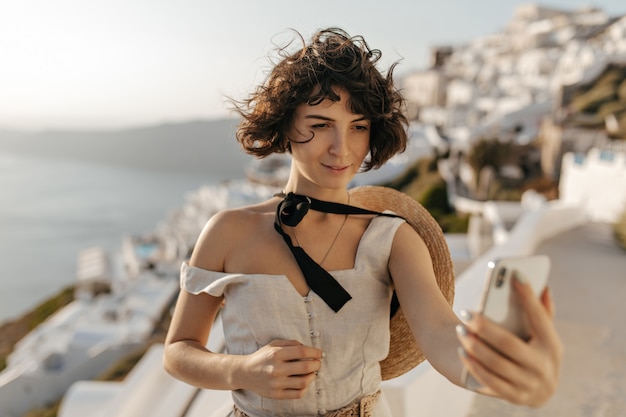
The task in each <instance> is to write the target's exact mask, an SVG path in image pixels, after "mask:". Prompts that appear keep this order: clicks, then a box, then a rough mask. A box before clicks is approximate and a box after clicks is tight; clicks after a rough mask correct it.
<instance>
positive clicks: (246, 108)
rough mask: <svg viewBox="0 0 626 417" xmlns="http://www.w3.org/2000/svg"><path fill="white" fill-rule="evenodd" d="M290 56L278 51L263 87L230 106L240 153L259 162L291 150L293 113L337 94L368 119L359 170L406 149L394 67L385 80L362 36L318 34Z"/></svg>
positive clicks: (324, 31) (332, 32)
mask: <svg viewBox="0 0 626 417" xmlns="http://www.w3.org/2000/svg"><path fill="white" fill-rule="evenodd" d="M296 34H297V35H298V37H299V39H300V40H301V41H302V44H303V47H302V48H301V49H300V50H298V51H296V52H294V53H288V52H287V48H288V46H289V45H287V46H285V47H282V48H280V49H279V51H278V54H279V56H280V57H281V58H282V60H281V61H280V62H278V63H277V64H276V65H275V66H274V68H273V69H272V70H271V72H270V73H269V75H268V77H267V78H266V80H265V82H264V83H263V84H261V85H259V86H258V87H257V89H256V90H255V91H254V92H253V93H252V94H250V96H249V97H248V98H247V99H245V100H242V101H239V102H233V103H234V106H235V108H234V110H235V111H236V112H237V113H239V115H241V116H242V121H241V123H240V124H239V127H238V129H237V133H236V138H237V140H238V141H239V143H240V144H241V146H242V147H243V149H244V150H245V151H246V152H247V153H249V154H252V155H255V156H257V157H259V158H262V157H265V156H267V155H270V154H272V153H284V152H286V151H288V150H289V145H288V143H289V142H288V138H287V132H288V131H289V129H290V127H291V124H292V122H293V117H294V113H295V110H296V108H297V107H298V106H299V105H301V104H303V103H305V104H309V105H315V104H319V103H321V102H322V101H323V100H325V99H328V100H332V101H339V99H340V97H339V94H338V93H337V91H336V90H337V89H338V88H339V89H344V90H345V91H346V92H347V93H348V94H349V96H350V99H349V102H348V108H349V109H350V111H352V112H353V113H355V114H362V115H363V116H365V117H366V118H367V119H369V120H370V123H371V128H370V152H369V158H368V159H367V160H366V161H365V163H364V166H363V170H364V171H368V170H370V169H372V168H379V167H380V166H382V165H383V164H384V163H385V162H386V161H387V160H389V159H390V158H391V157H393V156H394V155H395V154H396V153H399V152H403V151H404V150H405V149H406V144H407V131H406V128H407V125H408V121H407V118H406V116H405V114H404V98H403V97H402V95H401V94H400V92H399V91H398V90H397V89H396V88H395V86H394V83H393V70H394V68H395V66H396V65H397V62H395V63H394V64H392V65H391V66H390V68H389V69H388V71H387V74H386V76H383V74H382V73H381V72H380V71H379V70H378V69H377V68H376V63H377V62H378V61H379V60H380V58H381V55H382V54H381V52H380V50H378V49H370V48H369V46H368V45H367V43H366V42H365V39H363V37H362V36H354V37H350V36H349V35H348V34H347V33H346V32H345V31H343V30H342V29H338V28H328V29H322V30H319V31H317V32H316V33H315V34H314V35H313V37H312V39H311V43H310V44H308V45H306V43H305V41H304V39H303V38H302V36H301V35H300V34H299V33H297V32H296Z"/></svg>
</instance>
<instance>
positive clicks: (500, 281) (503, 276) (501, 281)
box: [496, 268, 506, 288]
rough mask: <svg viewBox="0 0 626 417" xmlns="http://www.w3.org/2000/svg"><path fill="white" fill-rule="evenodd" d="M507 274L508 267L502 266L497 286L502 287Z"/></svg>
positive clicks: (497, 278)
mask: <svg viewBox="0 0 626 417" xmlns="http://www.w3.org/2000/svg"><path fill="white" fill-rule="evenodd" d="M505 276H506V268H500V270H499V271H498V276H497V277H496V288H500V287H501V286H502V284H504V278H505Z"/></svg>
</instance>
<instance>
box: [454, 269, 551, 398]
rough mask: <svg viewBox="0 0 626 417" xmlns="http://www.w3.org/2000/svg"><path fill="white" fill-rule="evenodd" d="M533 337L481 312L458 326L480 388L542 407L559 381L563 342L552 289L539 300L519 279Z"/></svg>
mask: <svg viewBox="0 0 626 417" xmlns="http://www.w3.org/2000/svg"><path fill="white" fill-rule="evenodd" d="M513 281H514V288H515V290H516V293H517V296H518V298H519V300H520V302H521V304H522V307H523V309H524V311H525V313H526V318H527V320H528V324H529V328H530V334H531V337H530V339H529V340H528V341H524V340H522V339H520V338H519V337H517V336H515V335H514V334H512V333H511V332H509V331H507V330H505V329H504V328H502V327H501V326H499V325H497V324H495V323H493V322H492V321H490V320H489V319H487V318H485V317H484V316H482V315H480V314H469V313H468V314H467V315H466V323H465V326H463V325H459V326H458V327H457V334H458V338H459V340H460V342H461V345H462V347H463V349H462V350H461V351H460V357H461V361H462V362H463V364H464V365H465V366H466V367H467V368H468V370H469V371H470V373H471V374H472V375H473V376H474V377H475V378H476V380H477V381H478V382H480V383H481V385H482V388H481V389H479V392H481V393H483V394H487V395H493V396H497V397H500V398H502V399H505V400H507V401H510V402H512V403H514V404H523V405H528V406H532V407H538V406H540V405H542V404H544V403H545V402H547V401H548V399H550V397H551V396H552V395H553V394H554V392H555V390H556V387H557V385H558V379H559V370H560V365H561V357H562V354H563V346H562V344H561V341H560V339H559V337H558V335H557V333H556V329H555V328H554V323H553V319H554V304H553V302H552V297H551V295H550V292H549V291H548V289H546V290H545V291H544V292H543V294H541V297H540V299H538V298H537V297H536V296H535V295H534V294H533V291H532V289H531V287H530V285H529V284H527V283H522V282H520V281H519V280H517V279H514V280H513Z"/></svg>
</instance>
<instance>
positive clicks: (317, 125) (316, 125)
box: [311, 123, 328, 129]
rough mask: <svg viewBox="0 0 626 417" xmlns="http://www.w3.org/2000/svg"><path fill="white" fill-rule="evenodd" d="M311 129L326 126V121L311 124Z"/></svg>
mask: <svg viewBox="0 0 626 417" xmlns="http://www.w3.org/2000/svg"><path fill="white" fill-rule="evenodd" d="M311 127H312V128H313V129H323V128H325V127H328V123H317V124H314V125H313V126H311Z"/></svg>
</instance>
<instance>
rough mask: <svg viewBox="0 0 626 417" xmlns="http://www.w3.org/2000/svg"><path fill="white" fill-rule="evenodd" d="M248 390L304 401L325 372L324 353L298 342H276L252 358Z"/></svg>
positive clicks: (265, 395) (278, 397)
mask: <svg viewBox="0 0 626 417" xmlns="http://www.w3.org/2000/svg"><path fill="white" fill-rule="evenodd" d="M248 358H249V362H248V367H247V372H248V375H250V377H249V378H248V379H247V381H248V383H249V387H248V389H250V390H252V391H254V392H257V393H258V394H259V395H261V396H264V397H268V398H276V399H281V398H282V399H295V398H302V396H303V395H304V393H305V391H306V389H307V387H308V386H309V385H310V383H311V382H312V381H313V379H314V378H315V375H316V372H317V371H319V370H320V368H321V358H322V351H321V350H319V349H316V348H314V347H311V346H305V345H303V344H302V343H300V342H298V341H295V340H274V341H272V342H271V343H269V344H267V345H266V346H264V347H262V348H261V349H259V350H258V351H256V352H255V353H253V354H251V355H249V356H248Z"/></svg>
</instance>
